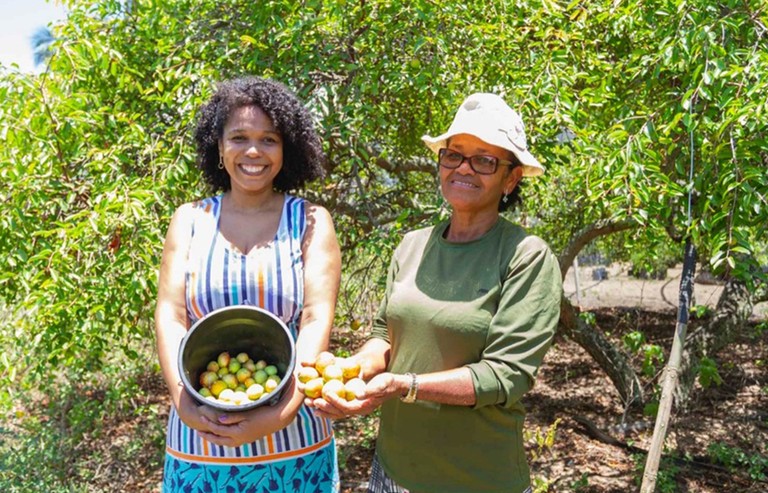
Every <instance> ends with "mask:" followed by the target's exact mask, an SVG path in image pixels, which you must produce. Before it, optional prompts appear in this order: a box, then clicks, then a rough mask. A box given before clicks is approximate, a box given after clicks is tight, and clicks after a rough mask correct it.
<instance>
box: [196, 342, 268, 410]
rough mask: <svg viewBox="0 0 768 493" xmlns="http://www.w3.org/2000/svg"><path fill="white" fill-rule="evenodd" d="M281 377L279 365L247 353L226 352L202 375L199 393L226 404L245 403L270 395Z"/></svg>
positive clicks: (207, 367) (211, 363)
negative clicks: (231, 354) (235, 354)
mask: <svg viewBox="0 0 768 493" xmlns="http://www.w3.org/2000/svg"><path fill="white" fill-rule="evenodd" d="M281 380H282V377H281V376H280V375H278V370H277V366H275V365H270V364H268V363H267V362H266V361H264V360H259V361H253V360H252V359H251V358H250V356H248V354H247V353H239V354H238V355H237V356H236V357H234V358H232V357H231V356H230V355H229V353H228V352H226V351H224V352H223V353H221V354H219V356H218V358H216V359H215V360H213V361H211V362H209V363H208V366H206V368H205V371H204V372H203V373H201V374H200V390H198V392H199V393H200V395H202V396H203V397H205V398H206V399H211V400H214V401H218V402H221V403H224V404H235V405H238V404H245V403H247V402H248V401H255V400H258V399H262V398H264V397H266V396H267V395H269V393H270V392H272V391H273V390H275V389H276V388H277V385H278V384H279V383H280V381H281Z"/></svg>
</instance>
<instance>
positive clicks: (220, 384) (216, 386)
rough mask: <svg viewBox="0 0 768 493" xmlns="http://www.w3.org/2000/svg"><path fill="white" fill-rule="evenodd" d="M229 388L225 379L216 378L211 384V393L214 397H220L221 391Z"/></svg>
mask: <svg viewBox="0 0 768 493" xmlns="http://www.w3.org/2000/svg"><path fill="white" fill-rule="evenodd" d="M226 388H227V384H226V382H224V380H216V381H215V382H213V385H211V394H213V395H214V397H218V396H219V395H221V392H222V391H223V390H224V389H226Z"/></svg>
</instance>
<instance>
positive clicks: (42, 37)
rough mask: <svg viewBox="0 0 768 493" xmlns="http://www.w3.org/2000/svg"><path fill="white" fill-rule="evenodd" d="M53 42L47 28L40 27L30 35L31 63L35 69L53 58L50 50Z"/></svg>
mask: <svg viewBox="0 0 768 493" xmlns="http://www.w3.org/2000/svg"><path fill="white" fill-rule="evenodd" d="M53 41H54V38H53V34H52V33H51V30H50V29H48V28H47V27H40V28H38V29H37V30H36V31H35V32H34V33H32V37H31V38H30V44H31V45H32V61H33V62H34V64H35V66H36V67H37V66H38V65H42V64H43V63H45V61H46V60H48V59H49V58H51V56H53V50H52V49H51V45H52V44H53Z"/></svg>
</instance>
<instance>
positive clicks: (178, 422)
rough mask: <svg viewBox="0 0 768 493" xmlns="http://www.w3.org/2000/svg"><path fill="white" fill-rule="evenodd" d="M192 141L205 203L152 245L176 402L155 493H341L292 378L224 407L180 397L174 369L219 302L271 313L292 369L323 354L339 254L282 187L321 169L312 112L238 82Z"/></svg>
mask: <svg viewBox="0 0 768 493" xmlns="http://www.w3.org/2000/svg"><path fill="white" fill-rule="evenodd" d="M195 140H196V143H197V152H198V158H199V167H200V169H201V170H202V172H203V175H204V177H205V180H206V181H207V183H208V185H210V188H211V191H212V192H213V193H214V194H215V195H213V196H211V197H209V198H206V199H203V200H199V201H196V202H192V203H188V204H184V205H182V206H181V207H179V208H178V210H177V211H176V212H175V214H174V216H173V219H172V220H171V224H170V227H169V229H168V234H167V238H166V241H165V245H164V249H163V258H162V265H161V267H160V283H159V292H158V301H157V308H156V313H155V324H156V332H157V348H158V354H159V358H160V365H161V367H162V370H163V376H164V378H165V381H166V384H167V386H168V390H169V392H170V395H171V401H172V404H173V407H172V409H171V414H170V418H169V423H168V433H167V441H166V460H165V471H164V476H163V491H164V492H169V493H170V492H187V491H243V492H245V491H264V490H265V489H266V490H267V491H296V492H299V491H311V492H332V491H338V469H337V462H336V450H335V443H334V440H333V431H332V429H331V424H330V421H329V420H328V419H325V418H321V417H318V416H317V415H316V413H315V412H314V410H313V409H311V408H309V407H307V406H305V405H304V404H303V398H302V394H301V393H300V392H299V391H298V390H296V387H295V385H294V384H291V387H290V388H289V389H288V392H286V393H285V394H284V395H283V398H282V399H281V401H280V402H279V403H277V404H276V405H275V406H273V407H272V406H261V407H258V408H256V409H254V410H251V411H246V412H238V413H229V414H228V413H222V412H219V411H216V410H215V409H213V408H211V407H209V406H205V405H198V404H197V403H196V402H195V401H194V400H193V399H192V397H191V396H190V395H189V394H188V393H187V392H186V391H184V389H183V387H181V386H180V384H179V382H180V376H179V372H178V368H177V363H176V362H177V358H178V351H179V344H180V342H181V340H182V338H183V337H184V335H185V333H186V331H187V330H188V329H189V328H190V326H191V325H192V324H193V323H194V322H195V321H196V320H198V319H200V318H201V317H204V316H205V315H206V314H207V313H210V312H211V311H213V310H216V309H218V308H221V307H224V306H229V305H240V304H249V305H255V306H259V307H261V308H264V309H267V310H269V311H271V312H273V313H274V314H275V315H277V316H278V317H280V318H281V319H282V320H283V321H284V322H285V323H286V324H287V325H288V327H289V328H290V330H291V331H292V333H293V334H294V336H295V338H296V351H297V357H298V358H299V360H300V361H301V360H304V359H312V358H314V357H315V356H316V355H317V354H318V353H319V352H321V351H322V350H324V349H326V348H327V345H328V339H329V335H330V331H331V324H332V321H333V313H334V309H335V304H336V296H337V294H338V287H339V279H340V252H339V246H338V243H337V241H336V235H335V232H334V228H333V223H332V221H331V218H330V215H329V214H328V212H327V211H326V210H325V209H324V208H322V207H320V206H318V205H315V204H311V203H309V202H307V201H305V200H303V199H301V198H298V197H296V196H293V195H290V194H289V193H288V192H289V191H292V190H299V189H300V188H301V187H302V186H303V185H304V184H305V183H306V182H307V181H309V180H312V179H314V178H317V177H319V176H320V175H321V171H322V167H321V166H322V161H323V159H324V155H323V152H322V149H321V145H320V139H319V137H318V136H317V134H316V132H315V130H314V128H313V125H312V119H311V116H310V115H309V113H308V112H307V110H306V109H305V108H304V107H303V106H302V105H301V104H300V103H299V101H298V100H297V99H296V97H295V95H294V94H293V93H291V92H290V91H289V90H288V89H286V88H285V87H284V86H283V85H281V84H279V83H276V82H274V81H270V80H265V79H260V78H256V77H248V78H242V79H236V80H232V81H228V82H225V83H223V84H221V85H220V87H219V89H218V91H217V92H216V93H215V94H214V95H213V97H212V98H211V100H210V101H209V102H208V103H207V104H205V105H204V106H203V108H202V110H201V112H200V118H199V122H198V126H197V130H196V133H195Z"/></svg>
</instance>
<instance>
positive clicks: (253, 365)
mask: <svg viewBox="0 0 768 493" xmlns="http://www.w3.org/2000/svg"><path fill="white" fill-rule="evenodd" d="M243 366H244V367H245V368H247V369H248V371H250V372H251V373H253V372H255V371H256V363H254V362H253V360H252V359H249V360H248V361H246V362H245V364H244V365H243Z"/></svg>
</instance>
